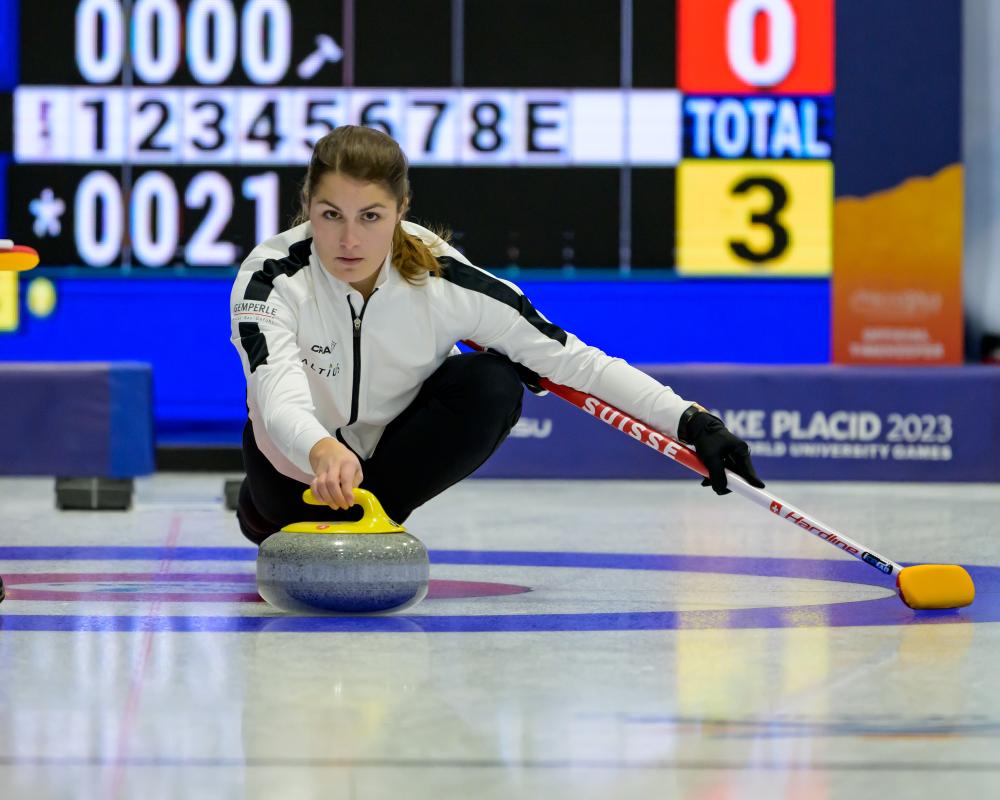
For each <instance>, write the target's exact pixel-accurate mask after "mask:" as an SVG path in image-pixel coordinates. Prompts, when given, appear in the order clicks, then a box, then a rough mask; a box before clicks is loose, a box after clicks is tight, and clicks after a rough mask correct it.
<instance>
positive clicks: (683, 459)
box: [541, 378, 903, 575]
mask: <svg viewBox="0 0 1000 800" xmlns="http://www.w3.org/2000/svg"><path fill="white" fill-rule="evenodd" d="M541 386H542V388H543V389H546V390H548V391H550V392H552V394H554V395H558V396H559V397H561V398H562V399H563V400H565V401H567V402H568V403H572V404H573V405H574V406H576V407H577V408H580V409H582V410H584V411H586V412H587V413H588V414H590V415H591V416H593V417H596V418H597V419H599V420H601V422H606V423H607V424H608V425H611V426H612V427H614V428H617V429H618V430H619V431H621V432H622V433H624V434H627V435H628V436H631V437H632V438H633V439H635V440H636V441H639V442H642V443H643V444H644V445H646V446H648V447H651V448H653V449H654V450H656V451H658V452H660V453H662V454H663V455H665V456H667V458H670V459H673V460H674V461H676V462H677V463H679V464H683V465H684V466H685V467H687V468H688V469H690V470H693V471H695V472H697V473H698V474H699V475H702V476H703V477H708V470H707V469H706V468H705V465H704V464H703V463H702V461H701V459H700V458H698V455H697V454H696V453H695V452H694V451H693V450H692V449H691V448H689V447H687V446H686V445H684V444H682V443H681V442H678V441H677V440H676V439H674V438H673V437H671V436H668V435H667V434H665V433H662V432H661V431H658V430H656V429H655V428H651V427H649V426H648V425H645V424H644V423H642V422H639V421H638V420H636V419H633V418H632V417H630V416H629V415H628V414H626V413H625V412H624V411H622V410H621V409H619V408H615V407H614V406H613V405H611V404H610V403H606V402H604V401H603V400H601V399H599V398H597V397H594V396H593V395H590V394H587V393H586V392H580V391H577V390H576V389H570V388H569V387H568V386H561V385H560V384H558V383H553V382H552V381H550V380H549V379H548V378H542V379H541ZM726 481H727V485H728V486H729V488H730V489H732V490H733V491H734V492H736V493H737V494H741V495H743V496H744V497H745V498H747V499H748V500H752V501H753V502H754V503H756V504H757V505H759V506H763V507H764V508H766V509H768V510H769V511H770V512H771V513H773V514H776V515H777V516H779V517H781V518H782V519H785V520H788V521H789V522H791V523H792V524H793V525H795V526H796V527H798V528H801V529H802V530H804V531H806V532H808V533H811V534H812V535H813V536H815V537H816V538H817V539H822V540H823V541H825V542H826V543H827V544H830V545H833V546H834V547H836V548H837V549H838V550H842V551H843V552H845V553H847V554H848V555H852V556H854V557H855V558H856V559H858V560H859V561H864V562H865V563H866V564H869V565H870V566H872V567H875V569H877V570H879V572H882V573H883V574H885V575H898V574H899V573H900V572H902V570H903V567H901V566H900V565H899V564H897V563H896V562H895V561H892V560H891V559H888V558H886V557H885V556H882V555H879V554H878V553H876V552H874V551H873V550H869V549H868V548H866V547H865V546H864V545H862V544H860V543H859V542H856V541H854V540H853V539H851V538H850V537H848V536H845V535H844V534H842V533H840V532H839V531H837V530H834V529H833V528H831V527H830V526H829V525H825V524H824V523H822V522H820V521H818V520H817V519H815V518H813V517H810V516H809V515H808V514H806V513H805V512H804V511H801V510H799V509H798V508H796V507H795V506H793V505H791V504H790V503H786V502H785V501H784V500H781V499H780V498H777V497H775V496H774V495H773V494H771V493H770V492H768V491H766V490H764V489H758V488H757V487H756V486H751V485H750V484H749V483H747V482H746V481H745V480H743V478H741V477H740V476H739V475H736V474H735V473H734V472H732V470H726Z"/></svg>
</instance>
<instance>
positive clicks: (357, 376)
mask: <svg viewBox="0 0 1000 800" xmlns="http://www.w3.org/2000/svg"><path fill="white" fill-rule="evenodd" d="M377 291H378V289H376V290H375V292H377ZM375 292H372V293H371V295H369V297H368V299H367V300H365V302H364V303H362V305H361V313H360V314H355V313H354V304H353V303H352V302H351V298H350V296H348V298H347V307H348V308H350V309H351V321H352V322H353V323H354V385H353V386H352V387H351V418H350V419H349V420H348V421H347V425H353V424H354V423H355V422H357V421H358V395H359V394H360V392H361V320H363V319H364V317H365V309H366V308H368V300H371V299H372V297H374V296H375ZM344 427H347V426H346V425H345V426H344Z"/></svg>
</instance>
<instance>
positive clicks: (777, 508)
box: [771, 500, 781, 517]
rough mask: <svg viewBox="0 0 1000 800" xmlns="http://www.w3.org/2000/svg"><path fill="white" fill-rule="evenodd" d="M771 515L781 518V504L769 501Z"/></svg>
mask: <svg viewBox="0 0 1000 800" xmlns="http://www.w3.org/2000/svg"><path fill="white" fill-rule="evenodd" d="M771 513H772V514H777V515H778V516H779V517H780V516H781V503H779V502H778V501H777V500H772V501H771Z"/></svg>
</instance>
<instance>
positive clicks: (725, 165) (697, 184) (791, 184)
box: [677, 160, 833, 275]
mask: <svg viewBox="0 0 1000 800" xmlns="http://www.w3.org/2000/svg"><path fill="white" fill-rule="evenodd" d="M832 203H833V167H832V165H831V164H830V162H828V161H749V160H746V161H701V160H699V161H682V162H681V163H680V166H679V167H678V169H677V269H678V271H679V272H680V273H682V274H685V275H829V274H830V271H831V266H832V257H831V239H832V236H831V233H832V232H831V227H832Z"/></svg>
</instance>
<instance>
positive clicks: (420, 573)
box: [257, 489, 430, 614]
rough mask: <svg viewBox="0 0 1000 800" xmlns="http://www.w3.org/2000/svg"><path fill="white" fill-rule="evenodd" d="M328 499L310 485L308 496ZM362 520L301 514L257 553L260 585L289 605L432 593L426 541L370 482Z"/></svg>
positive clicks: (348, 608)
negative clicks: (305, 518)
mask: <svg viewBox="0 0 1000 800" xmlns="http://www.w3.org/2000/svg"><path fill="white" fill-rule="evenodd" d="M302 499H303V500H305V502H307V503H310V504H312V505H325V504H324V503H322V502H321V501H319V500H317V499H316V497H315V496H314V495H313V493H312V492H311V491H309V490H306V492H305V493H304V494H303V497H302ZM354 501H355V504H356V505H360V506H361V508H362V510H363V512H364V515H363V516H362V517H361V519H360V520H358V521H357V522H297V523H294V524H292V525H288V526H286V527H284V528H282V529H281V530H280V531H279V532H278V533H275V534H273V535H272V536H269V537H268V538H267V539H265V540H264V543H263V544H262V545H261V546H260V550H259V552H258V554H257V591H258V592H259V593H260V596H261V597H263V598H264V599H265V600H266V601H267V602H268V603H270V604H271V605H273V606H275V607H277V608H280V609H282V610H283V611H305V612H320V613H339V614H372V613H379V612H387V611H400V610H402V609H404V608H409V607H410V606H413V605H416V604H417V603H419V602H420V601H421V600H423V599H424V597H426V596H427V584H428V582H429V580H430V562H429V561H428V559H427V548H426V547H424V545H423V543H422V542H421V541H420V540H419V539H417V538H416V537H415V536H411V535H410V534H409V533H407V532H406V528H404V527H403V526H402V525H398V524H397V523H395V522H393V521H392V520H391V519H389V517H388V516H387V515H386V513H385V511H384V510H383V509H382V505H381V504H380V503H379V501H378V500H376V499H375V495H373V494H372V493H371V492H368V491H366V490H364V489H355V490H354Z"/></svg>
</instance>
